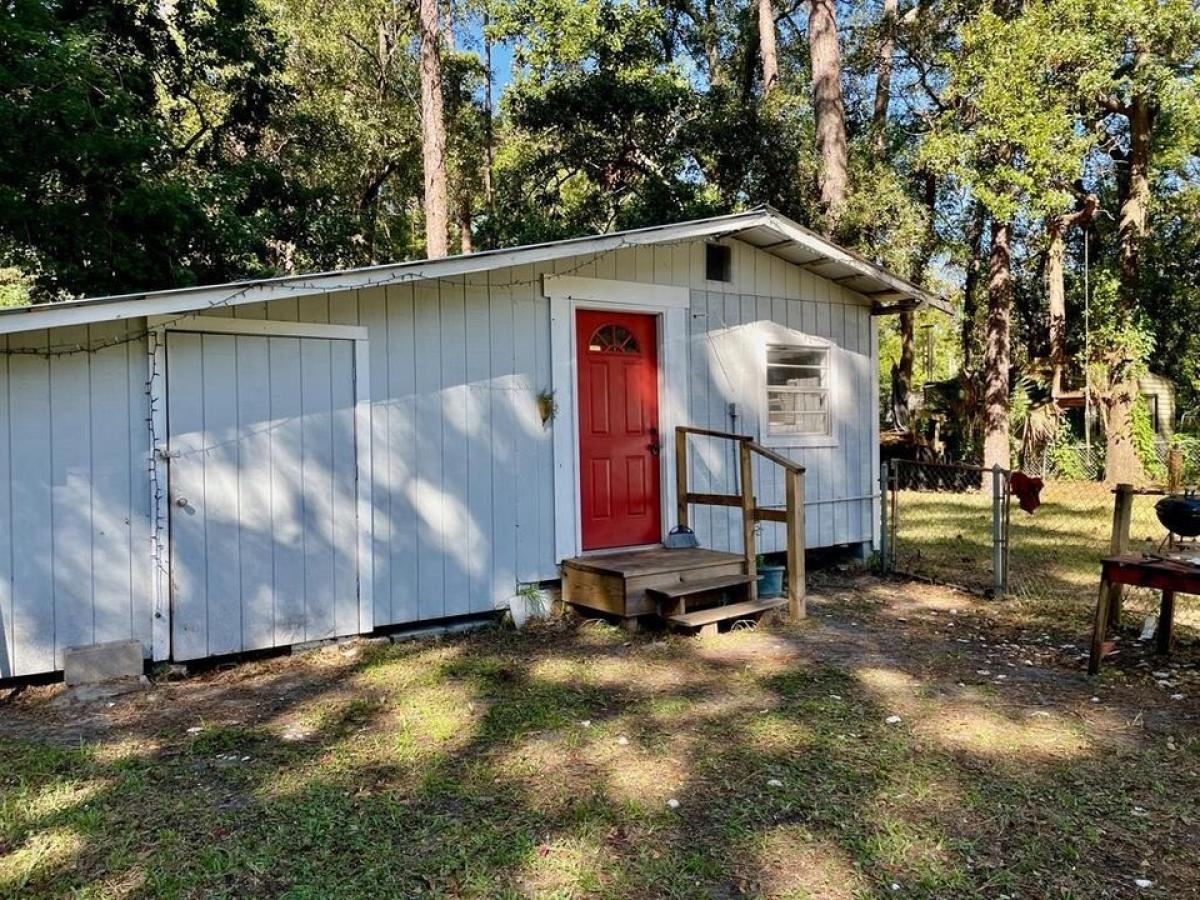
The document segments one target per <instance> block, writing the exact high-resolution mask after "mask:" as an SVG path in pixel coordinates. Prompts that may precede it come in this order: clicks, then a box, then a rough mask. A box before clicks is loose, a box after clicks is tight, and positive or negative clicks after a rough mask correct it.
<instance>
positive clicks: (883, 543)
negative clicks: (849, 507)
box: [875, 460, 892, 572]
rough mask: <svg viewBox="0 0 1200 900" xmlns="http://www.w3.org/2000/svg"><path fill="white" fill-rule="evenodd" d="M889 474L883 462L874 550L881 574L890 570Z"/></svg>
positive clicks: (886, 464) (885, 461)
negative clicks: (877, 554) (876, 541)
mask: <svg viewBox="0 0 1200 900" xmlns="http://www.w3.org/2000/svg"><path fill="white" fill-rule="evenodd" d="M889 472H890V469H889V466H888V460H884V461H883V464H882V465H881V466H880V467H879V546H878V547H876V548H875V549H876V550H877V551H879V571H881V572H890V571H891V570H892V567H891V566H890V565H889V562H890V561H891V552H892V548H891V547H890V546H889V544H890V543H891V541H890V538H891V535H890V534H888V529H889V528H890V527H891V523H890V522H888V503H889V502H891V501H890V497H889V493H890V488H891V478H890V477H889Z"/></svg>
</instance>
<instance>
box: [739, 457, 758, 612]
mask: <svg viewBox="0 0 1200 900" xmlns="http://www.w3.org/2000/svg"><path fill="white" fill-rule="evenodd" d="M738 452H739V454H740V460H741V470H742V546H743V547H744V548H745V552H746V576H747V577H748V578H749V579H750V601H751V602H754V601H755V600H757V599H758V559H757V551H756V550H755V547H754V528H755V526H756V525H757V524H758V522H757V520H756V519H755V516H754V461H753V460H752V459H751V457H750V442H749V441H740V442H739V443H738Z"/></svg>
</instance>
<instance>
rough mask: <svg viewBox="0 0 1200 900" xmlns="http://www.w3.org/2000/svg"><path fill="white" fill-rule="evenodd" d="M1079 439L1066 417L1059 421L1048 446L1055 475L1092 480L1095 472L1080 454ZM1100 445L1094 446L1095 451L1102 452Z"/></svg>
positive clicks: (1069, 479) (1078, 479) (1065, 478)
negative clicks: (1086, 464) (1085, 463)
mask: <svg viewBox="0 0 1200 900" xmlns="http://www.w3.org/2000/svg"><path fill="white" fill-rule="evenodd" d="M1079 446H1080V443H1079V439H1078V438H1077V437H1076V435H1075V433H1074V432H1073V431H1072V430H1071V427H1070V425H1069V424H1068V423H1067V421H1066V419H1062V420H1060V422H1059V427H1058V431H1057V432H1056V433H1055V435H1054V437H1053V439H1051V441H1050V443H1049V444H1048V445H1047V446H1046V454H1047V456H1048V457H1049V459H1050V462H1051V465H1052V467H1053V470H1054V477H1055V478H1057V479H1059V480H1064V481H1091V480H1093V478H1094V477H1095V476H1094V473H1093V472H1091V471H1089V470H1088V467H1087V466H1085V465H1084V460H1083V457H1082V456H1081V455H1080V449H1079ZM1101 449H1102V448H1101V447H1100V446H1099V445H1095V446H1093V453H1096V452H1100V450H1101Z"/></svg>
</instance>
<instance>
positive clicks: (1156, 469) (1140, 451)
mask: <svg viewBox="0 0 1200 900" xmlns="http://www.w3.org/2000/svg"><path fill="white" fill-rule="evenodd" d="M1130 433H1131V435H1132V438H1133V447H1134V450H1135V451H1136V452H1137V457H1138V460H1139V461H1140V462H1141V464H1142V468H1143V469H1145V471H1146V474H1147V475H1149V476H1150V477H1151V478H1152V479H1154V480H1155V481H1165V480H1166V477H1167V467H1166V466H1165V465H1163V461H1162V459H1161V458H1160V457H1159V455H1158V435H1157V434H1155V432H1154V422H1153V421H1152V419H1151V418H1150V404H1148V403H1147V402H1146V398H1145V397H1143V396H1142V395H1141V394H1138V396H1137V399H1135V400H1134V401H1133V420H1132V428H1131V432H1130Z"/></svg>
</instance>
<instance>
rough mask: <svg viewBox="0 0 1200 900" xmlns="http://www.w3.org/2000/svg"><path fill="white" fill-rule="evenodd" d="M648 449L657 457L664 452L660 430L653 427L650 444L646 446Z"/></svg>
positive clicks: (651, 427) (651, 428)
mask: <svg viewBox="0 0 1200 900" xmlns="http://www.w3.org/2000/svg"><path fill="white" fill-rule="evenodd" d="M646 449H647V450H649V451H650V452H651V453H652V454H654V455H655V456H658V454H659V453H660V452H661V451H662V442H661V441H660V440H659V439H658V429H657V428H655V427H654V426H653V425H651V426H650V443H649V444H647V445H646Z"/></svg>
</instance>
